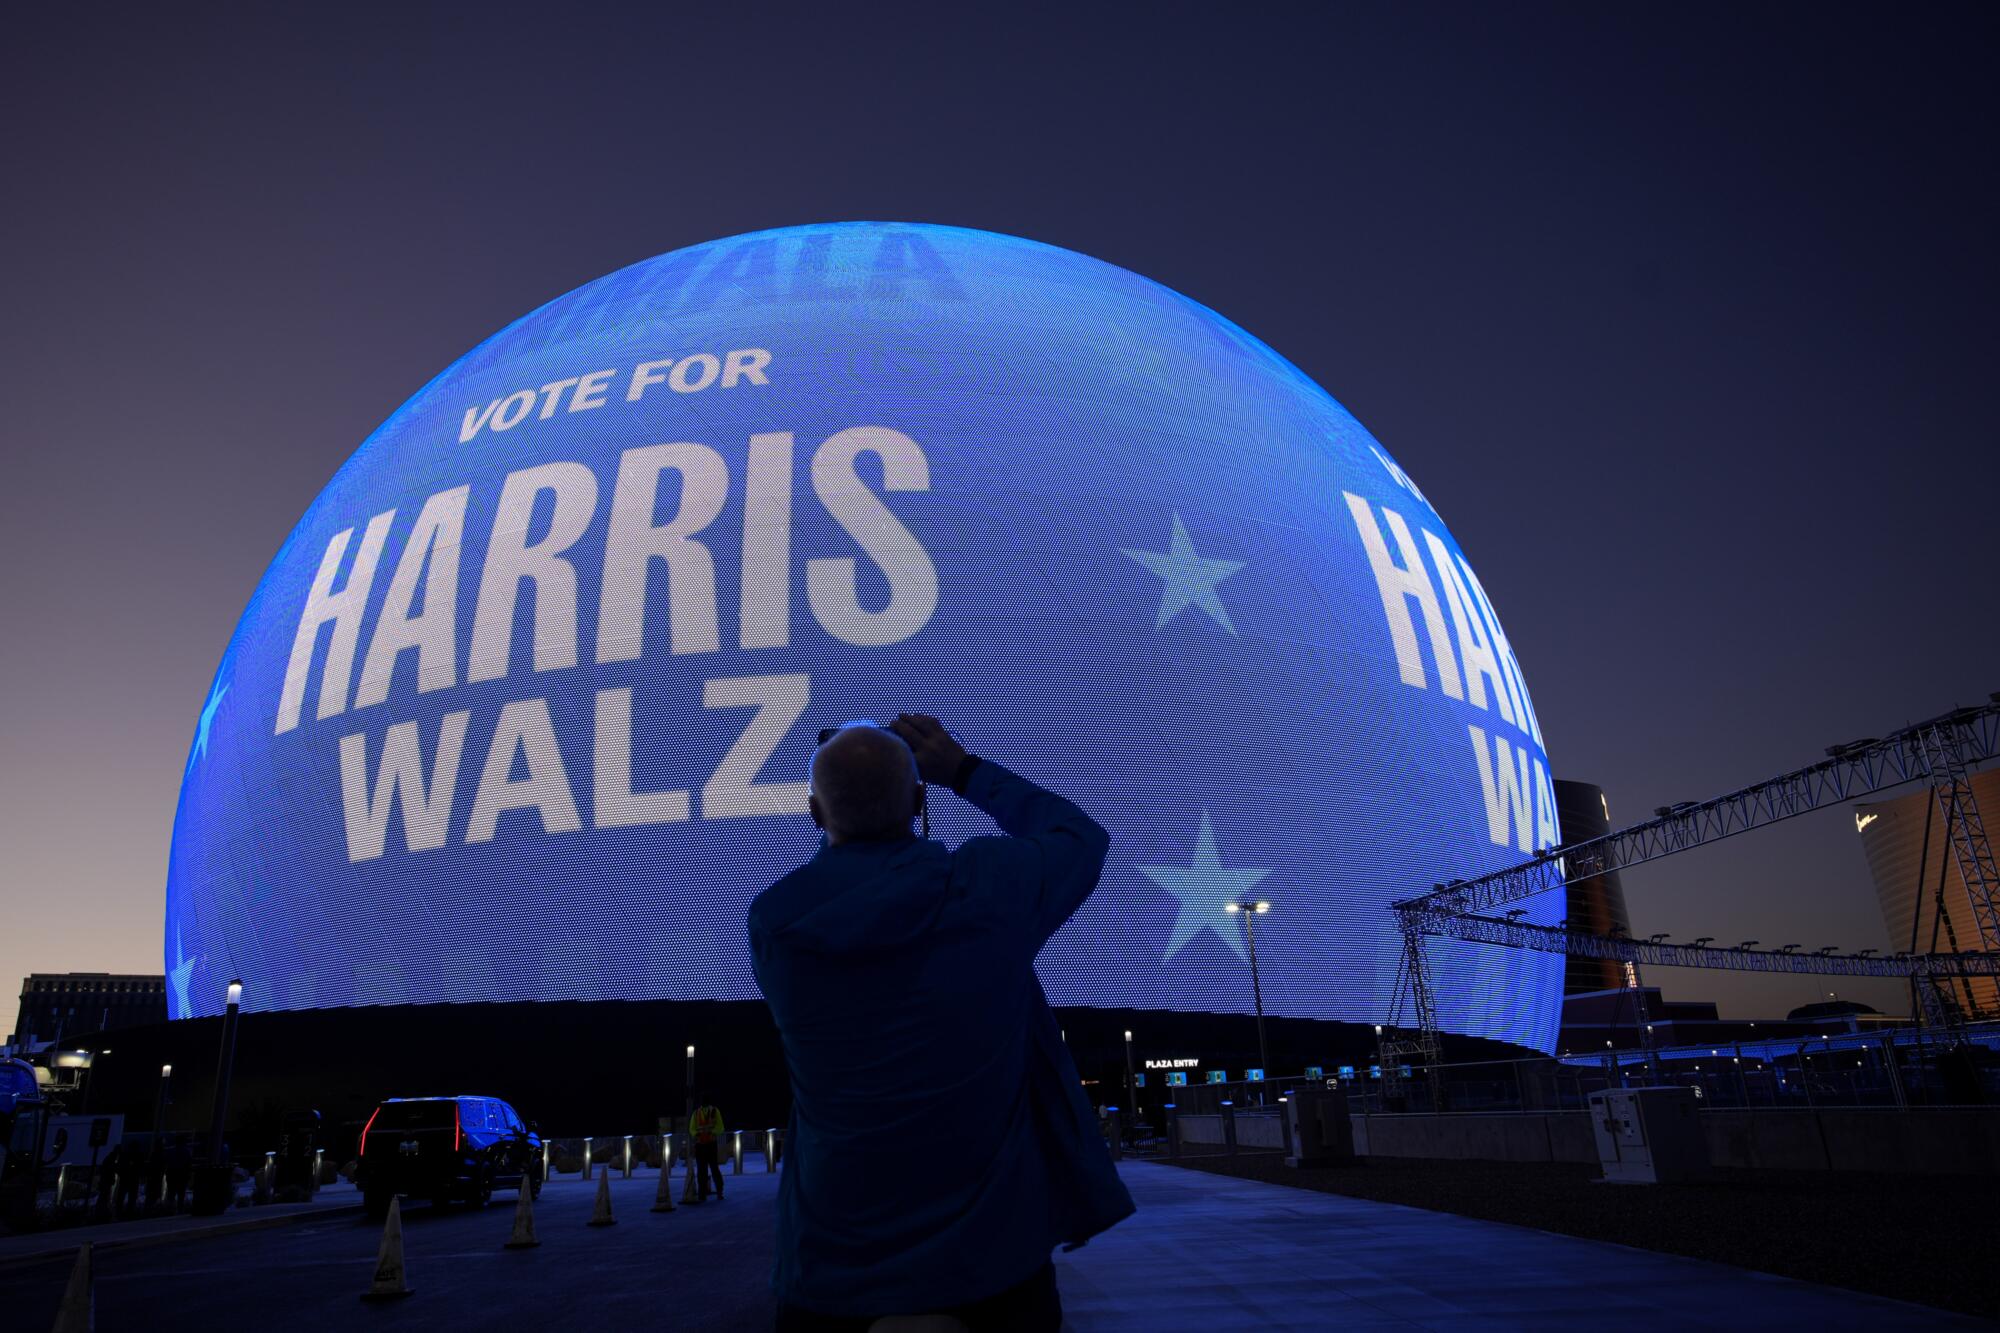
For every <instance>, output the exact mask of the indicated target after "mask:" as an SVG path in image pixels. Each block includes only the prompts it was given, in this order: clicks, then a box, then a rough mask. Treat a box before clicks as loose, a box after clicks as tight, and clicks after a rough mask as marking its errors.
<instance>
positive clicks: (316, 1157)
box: [306, 1148, 326, 1199]
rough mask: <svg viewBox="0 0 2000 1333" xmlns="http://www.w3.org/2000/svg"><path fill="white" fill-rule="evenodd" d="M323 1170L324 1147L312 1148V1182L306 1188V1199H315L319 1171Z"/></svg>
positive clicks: (324, 1159) (324, 1168)
mask: <svg viewBox="0 0 2000 1333" xmlns="http://www.w3.org/2000/svg"><path fill="white" fill-rule="evenodd" d="M325 1170H326V1149H324V1148H314V1149H313V1178H312V1184H311V1185H310V1186H308V1187H307V1189H306V1197H307V1198H308V1199H316V1198H318V1197H319V1178H320V1173H321V1172H323V1171H325Z"/></svg>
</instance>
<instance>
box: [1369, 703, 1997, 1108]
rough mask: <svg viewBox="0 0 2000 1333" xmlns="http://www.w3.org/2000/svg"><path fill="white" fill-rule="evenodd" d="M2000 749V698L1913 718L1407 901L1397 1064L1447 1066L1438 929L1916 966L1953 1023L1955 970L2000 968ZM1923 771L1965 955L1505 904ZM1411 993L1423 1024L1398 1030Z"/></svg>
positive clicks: (1715, 956)
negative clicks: (1753, 943)
mask: <svg viewBox="0 0 2000 1333" xmlns="http://www.w3.org/2000/svg"><path fill="white" fill-rule="evenodd" d="M1996 756H2000V695H1996V696H1995V697H1994V701H1993V702H1989V703H1986V704H1981V705H1979V706H1977V707H1974V708H1961V709H1957V710H1955V711H1953V712H1950V713H1946V714H1945V715H1943V716H1942V717H1935V718H1932V719H1931V720H1930V721H1928V722H1919V723H1917V724H1916V725H1915V726H1910V727H1905V728H1903V729H1902V730H1901V731H1898V732H1895V733H1893V734H1892V735H1889V736H1885V737H1882V738H1881V739H1879V740H1878V739H1870V740H1865V741H1855V742H1853V743H1851V744H1848V745H1837V746H1834V747H1833V748H1832V749H1830V750H1829V751H1828V752H1827V758H1825V759H1823V760H1821V761H1820V762H1819V763H1816V764H1811V765H1808V766H1807V767H1805V768H1801V769H1798V770H1797V771H1795V772H1791V773H1786V774H1783V775H1782V776H1779V777H1775V778H1771V779H1769V780H1767V781H1764V782H1759V783H1756V784H1755V785H1753V786H1749V787H1744V788H1742V789H1741V790H1738V791H1733V792H1730V793H1729V794H1728V795H1726V796H1717V797H1715V798H1714V799H1712V800H1707V801H1699V802H1688V803H1684V804H1681V805H1676V806H1672V807H1670V808H1667V809H1664V810H1661V811H1659V812H1658V813H1657V814H1656V815H1655V817H1654V818H1652V819H1650V820H1648V821H1646V822H1645V823H1643V824H1634V825H1632V826H1631V827H1629V828H1624V829H1619V830H1616V831H1614V832H1611V833H1607V834H1605V835H1604V836H1602V837H1599V838H1592V839H1590V840H1589V841H1586V842H1580V843H1576V844H1573V845H1571V846H1567V847H1556V848H1551V849H1549V850H1547V851H1544V852H1541V853H1538V854H1537V855H1536V856H1535V857H1534V859H1533V860H1530V861H1524V862H1522V863H1520V864H1519V865H1514V866H1509V867H1507V868H1506V869H1504V870H1496V871H1493V872H1492V873H1490V874H1486V875H1481V876H1478V877H1477V878H1474V879H1462V880H1453V881H1452V882H1451V883H1449V884H1439V885H1437V886H1436V887H1435V888H1433V889H1432V890H1431V891H1430V892H1429V893H1425V894H1422V895H1419V896H1418V897H1415V898H1407V899H1404V900H1403V901H1401V902H1398V903H1396V904H1394V907H1393V909H1392V910H1394V912H1395V913H1396V920H1397V925H1398V926H1399V928H1400V929H1401V931H1402V936H1403V954H1402V961H1401V965H1400V968H1399V971H1398V975H1397V981H1396V987H1395V997H1394V1008H1393V1009H1392V1011H1391V1013H1390V1016H1389V1018H1390V1029H1391V1030H1390V1031H1389V1032H1388V1033H1386V1034H1385V1036H1384V1040H1383V1062H1384V1066H1385V1068H1384V1074H1385V1076H1386V1075H1387V1073H1388V1069H1389V1068H1391V1067H1393V1066H1394V1065H1395V1064H1396V1063H1398V1062H1400V1061H1403V1060H1410V1061H1412V1062H1421V1063H1422V1064H1424V1065H1425V1066H1426V1067H1427V1068H1429V1069H1430V1070H1432V1071H1433V1072H1432V1074H1431V1075H1430V1077H1431V1079H1432V1082H1433V1086H1434V1087H1435V1084H1436V1080H1437V1077H1438V1075H1437V1074H1436V1072H1435V1071H1436V1068H1437V1065H1438V1063H1439V1060H1438V1056H1439V1044H1438V1022H1437V1001H1436V997H1435V993H1434V991H1433V988H1432V981H1431V974H1430V963H1429V959H1428V956H1427V954H1426V950H1425V946H1424V940H1425V937H1427V936H1430V935H1442V936H1446V937H1449V938H1452V939H1461V940H1473V941H1478V942H1480V943H1486V944H1497V945H1501V946H1504V947H1508V948H1517V949H1537V950H1543V951H1546V952H1551V953H1563V954H1570V955H1575V956H1579V957H1585V958H1607V959H1615V960H1618V961H1622V962H1629V963H1653V964H1660V965H1665V966H1673V967H1712V968H1726V969H1730V970H1736V971H1760V972H1817V973H1823V974H1827V975H1835V976H1877V977H1911V978H1915V979H1916V980H1918V981H1919V982H1920V983H1922V984H1920V985H1918V987H1917V992H1918V996H1919V1001H1920V1003H1921V1005H1922V1007H1923V1011H1924V1014H1925V1018H1926V1021H1928V1022H1930V1023H1932V1024H1934V1025H1937V1024H1941V1025H1946V1026H1950V1025H1952V1024H1955V1023H1956V1021H1957V1018H1956V1013H1957V1008H1956V1005H1955V1003H1954V1002H1952V1001H1951V999H1950V997H1949V996H1948V995H1947V994H1946V993H1945V992H1944V990H1943V988H1942V983H1943V982H1944V981H1945V980H1946V979H1947V978H1950V977H1959V976H2000V871H1996V869H1995V864H1994V858H1993V848H1992V844H1991V843H1989V842H1988V841H1987V837H1986V825H1985V822H1984V821H1983V820H1982V819H1981V818H1980V814H1979V807H1978V805H1977V803H1976V802H1975V801H1974V800H1973V797H1972V786H1971V783H1970V781H1969V775H1970V773H1971V770H1972V769H1973V767H1975V766H1976V765H1978V764H1981V763H1984V762H1986V761H1988V760H1991V759H1993V758H1995V757H1996ZM1910 782H1928V783H1930V785H1931V789H1932V791H1933V793H1934V794H1935V796H1936V799H1937V802H1938V809H1939V813H1940V814H1941V815H1943V817H1944V826H1945V834H1946V838H1947V839H1948V841H1949V842H1950V845H1951V848H1952V855H1953V857H1954V858H1955V861H1956V864H1957V866H1958V870H1959V874H1960V876H1961V877H1962V878H1963V880H1964V883H1965V889H1966V895H1967V897H1968V898H1970V899H1971V903H1972V914H1973V919H1974V921H1975V922H1977V923H1978V927H1979V943H1980V949H1979V951H1977V952H1967V953H1955V954H1896V955H1892V956H1890V957H1887V958H1879V957H1873V956H1870V955H1866V954H1836V953H1829V952H1821V953H1799V952H1794V951H1791V950H1788V949H1781V950H1759V949H1742V948H1738V949H1714V948H1706V947H1697V946H1693V945H1675V944H1666V943H1655V942H1648V941H1643V940H1631V939H1626V938H1624V937H1622V936H1611V935H1593V934H1589V933H1587V932H1583V931H1574V930H1568V929H1564V928H1560V927H1550V926H1536V925H1530V924H1526V923H1524V922H1520V921H1516V920H1512V919H1503V918H1501V917H1498V916H1494V915H1492V913H1493V912H1495V911H1496V910H1500V909H1504V908H1506V907H1507V906H1508V905H1509V904H1512V903H1517V902H1520V901H1521V900H1522V899H1525V898H1531V897H1534V896H1535V895H1537V894H1541V893H1548V892H1551V891H1555V890H1561V889H1566V888H1568V886H1569V885H1570V884H1571V883H1573V882H1575V881H1578V880H1585V879H1589V878H1591V877H1592V876H1596V875H1605V874H1610V873H1612V872H1614V871H1618V870H1623V869H1625V868H1627V867H1629V866H1636V865H1641V864H1644V863H1645V862H1647V861H1654V860H1658V859H1659V858H1660V857H1663V856H1671V855H1673V854H1674V853H1676V852H1684V851H1688V850H1690V849H1691V848H1695V847H1702V846H1706V845H1707V844H1709V843H1712V842H1717V841H1720V840H1721V839H1723V838H1727V837H1731V836H1733V835H1735V834H1738V833H1747V832H1749V831H1750V830H1752V829H1758V828H1763V827H1765V826H1767V825H1770V824H1775V823H1778V822H1779V821H1781V820H1785V819H1790V818H1792V817H1793V816H1794V815H1802V814H1805V813H1806V812H1808V811H1810V810H1817V809H1820V808H1821V807H1823V806H1828V805H1835V804H1839V803H1840V802H1843V801H1852V800H1858V799H1860V798H1862V797H1865V796H1870V795H1873V794H1875V793H1877V792H1881V791H1885V790H1887V789H1889V788H1891V787H1899V786H1902V785H1903V784H1905V783H1910ZM1406 993H1407V994H1408V995H1409V997H1410V999H1411V1001H1412V1005H1413V1008H1414V1010H1415V1012H1414V1014H1413V1015H1412V1017H1413V1019H1414V1020H1415V1028H1414V1030H1413V1031H1410V1032H1408V1034H1407V1035H1406V1034H1405V1033H1404V1032H1403V1031H1400V1030H1397V1029H1396V1027H1395V1024H1396V1020H1397V1018H1398V1017H1400V1014H1401V1009H1402V998H1403V995H1404V994H1406Z"/></svg>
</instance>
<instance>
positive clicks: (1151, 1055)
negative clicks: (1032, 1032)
mask: <svg viewBox="0 0 2000 1333" xmlns="http://www.w3.org/2000/svg"><path fill="white" fill-rule="evenodd" d="M1056 1017H1057V1021H1058V1022H1059V1023H1060V1024H1061V1026H1062V1028H1063V1033H1064V1037H1065V1040H1066V1041H1067V1043H1068V1045H1069V1050H1070V1055H1071V1058H1072V1059H1074V1060H1075V1062H1076V1066H1077V1072H1078V1074H1079V1076H1080V1077H1081V1078H1082V1079H1083V1081H1084V1085H1085V1091H1086V1093H1087V1094H1088V1095H1089V1097H1090V1100H1091V1101H1092V1102H1093V1103H1096V1104H1099V1105H1123V1104H1124V1102H1125V1101H1126V1096H1125V1075H1126V1050H1125V1040H1124V1037H1125V1033H1126V1032H1127V1031H1128V1030H1129V1031H1131V1032H1132V1033H1133V1046H1132V1056H1133V1064H1134V1067H1135V1069H1136V1070H1137V1071H1139V1072H1142V1073H1144V1074H1145V1075H1146V1085H1145V1086H1144V1087H1143V1088H1141V1089H1139V1090H1138V1092H1139V1096H1138V1099H1137V1100H1138V1102H1139V1105H1140V1108H1141V1109H1145V1108H1150V1107H1155V1106H1158V1105H1160V1104H1162V1103H1164V1102H1166V1101H1168V1100H1171V1094H1172V1093H1173V1092H1174V1091H1175V1090H1173V1089H1169V1088H1168V1087H1166V1086H1165V1085H1166V1081H1167V1080H1166V1075H1165V1072H1164V1070H1163V1069H1160V1068H1155V1069H1151V1070H1149V1069H1147V1068H1146V1061H1147V1060H1157V1061H1175V1060H1179V1061H1189V1060H1192V1061H1194V1063H1193V1064H1187V1065H1183V1066H1181V1070H1182V1072H1185V1073H1186V1074H1187V1076H1188V1083H1189V1084H1190V1085H1199V1084H1201V1083H1202V1081H1203V1079H1204V1077H1205V1074H1206V1071H1208V1070H1210V1069H1222V1070H1226V1071H1227V1072H1228V1075H1229V1077H1230V1078H1231V1079H1240V1078H1242V1077H1243V1076H1244V1071H1245V1070H1247V1069H1249V1068H1251V1067H1253V1066H1255V1065H1257V1064H1258V1061H1259V1056H1258V1049H1257V1023H1256V1019H1254V1018H1253V1017H1251V1016H1249V1015H1247V1014H1207V1013H1179V1012H1174V1011H1168V1010H1137V1009H1058V1010H1057V1011H1056ZM220 1029H221V1020H220V1019H219V1018H200V1019H185V1020H182V1021H180V1022H175V1023H161V1024H155V1025H153V1026H151V1027H140V1028H125V1029H121V1030H119V1032H118V1033H117V1035H116V1039H115V1040H111V1041H108V1042H107V1044H108V1045H111V1046H112V1047H113V1049H114V1052H115V1053H114V1054H112V1055H111V1056H110V1057H109V1058H106V1059H101V1060H99V1061H98V1063H97V1065H96V1067H95V1068H94V1069H93V1070H92V1074H91V1079H92V1086H91V1093H90V1110H91V1112H92V1113H93V1114H97V1115H105V1114H121V1113H122V1114H123V1115H124V1116H125V1128H126V1130H127V1132H133V1131H145V1130H149V1129H152V1128H153V1127H154V1126H153V1125H152V1123H151V1122H152V1118H153V1108H154V1105H155V1101H156V1098H157V1097H158V1094H159V1069H160V1066H161V1065H163V1064H171V1065H172V1066H173V1068H174V1073H173V1082H172V1087H171V1101H170V1103H169V1105H168V1107H167V1112H166V1118H165V1126H164V1127H165V1128H166V1129H167V1130H169V1131H171V1132H175V1133H186V1134H194V1135H197V1136H199V1137H203V1138H205V1137H206V1131H207V1127H208V1118H209V1114H210V1108H211V1105H212V1102H211V1094H212V1090H213V1088H214V1084H215V1061H216V1052H217V1049H218V1047H219V1041H218V1038H219V1036H220ZM1265 1038H1266V1042H1267V1043H1268V1046H1269V1053H1270V1054H1269V1059H1270V1068H1269V1069H1268V1070H1267V1076H1268V1077H1271V1078H1281V1077H1286V1076H1291V1075H1297V1074H1300V1073H1303V1072H1304V1070H1305V1068H1306V1067H1307V1066H1309V1065H1319V1066H1322V1067H1323V1068H1324V1069H1325V1070H1326V1072H1327V1073H1328V1074H1329V1075H1331V1074H1332V1073H1333V1072H1334V1070H1335V1068H1336V1067H1338V1066H1340V1065H1343V1064H1347V1065H1355V1066H1358V1067H1360V1068H1361V1069H1363V1070H1365V1069H1366V1068H1367V1066H1368V1065H1370V1064H1372V1063H1373V1062H1374V1059H1375V1055H1374V1052H1375V1035H1374V1032H1373V1029H1372V1027H1371V1026H1370V1025H1369V1024H1365V1023H1331V1022H1318V1021H1313V1020H1309V1019H1294V1018H1271V1019H1267V1020H1266V1022H1265ZM77 1040H78V1041H79V1042H84V1041H85V1037H83V1036H79V1037H78V1038H77ZM86 1044H87V1043H86ZM690 1045H692V1046H694V1047H695V1050H696V1059H695V1061H694V1068H693V1078H694V1081H695V1084H696V1085H697V1086H698V1087H700V1088H701V1090H702V1091H703V1093H704V1095H705V1096H706V1097H707V1098H708V1099H710V1100H712V1101H714V1102H715V1103H716V1104H717V1105H718V1106H720V1107H721V1108H722V1109H723V1113H724V1114H725V1115H726V1116H727V1117H728V1120H729V1123H730V1124H732V1125H734V1126H740V1127H742V1128H744V1129H746V1130H750V1131H753V1132H761V1131H762V1130H763V1129H764V1128H765V1127H766V1126H780V1127H782V1126H783V1125H784V1124H785V1122H786V1119H787V1117H788V1116H789V1114H790V1110H791V1091H790V1086H789V1083H788V1081H787V1079H786V1075H785V1066H784V1053H783V1050H782V1048H781V1047H780V1045H779V1042H778V1033H777V1029H776V1028H775V1027H774V1026H773V1025H772V1023H771V1017H770V1011H769V1010H768V1009H766V1008H765V1006H764V1004H763V1002H762V1001H761V1000H745V1001H718V1000H697V1001H678V1000H600V1001H561V1002H550V1003H521V1004H437V1005H397V1006H381V1007H371V1008H359V1009H311V1010H298V1011H292V1012H281V1013H253V1014H245V1015H243V1016H242V1019H241V1026H240V1029H239V1032H238V1035H237V1042H236V1060H235V1069H234V1072H233V1074H232V1076H231V1081H230V1094H229V1132H228V1135H227V1141H228V1144H229V1150H230V1153H231V1156H232V1159H233V1160H235V1161H237V1162H253V1161H261V1160H262V1156H263V1154H264V1153H265V1152H266V1151H275V1150H277V1149H278V1148H279V1147H280V1142H279V1141H280V1139H281V1137H282V1136H283V1135H284V1133H285V1125H284V1117H285V1116H286V1114H287V1113H288V1112H292V1111H298V1110H315V1111H318V1112H319V1113H320V1117H321V1122H320V1123H321V1126H322V1128H321V1131H320V1134H319V1136H318V1139H317V1140H316V1141H315V1143H314V1144H313V1146H314V1147H318V1148H324V1149H325V1150H326V1160H327V1162H328V1163H329V1164H330V1165H333V1166H335V1167H338V1166H340V1165H342V1164H344V1163H346V1162H347V1161H348V1160H350V1159H351V1158H352V1157H353V1154H354V1143H355V1139H356V1137H357V1135H358V1134H359V1132H360V1129H361V1126H362V1124H363V1122H364V1121H366V1120H367V1118H368V1114H369V1112H370V1111H372V1110H374V1108H375V1106H376V1104H377V1103H379V1102H380V1101H381V1100H382V1099H383V1098H386V1097H409V1096H426V1095H451V1094H474V1095H484V1096H493V1097H500V1098H503V1099H505V1100H506V1101H508V1102H510V1103H512V1104H513V1105H514V1106H515V1107H516V1108H517V1109H518V1110H519V1111H520V1112H521V1114H522V1116H524V1117H525V1118H527V1119H529V1120H531V1121H534V1122H535V1123H536V1124H537V1125H539V1126H540V1128H541V1130H542V1132H543V1133H544V1134H547V1135H551V1136H554V1137H557V1138H564V1137H574V1136H578V1135H585V1134H589V1135H624V1134H652V1133H657V1132H659V1130H660V1128H661V1122H662V1120H665V1119H668V1118H671V1117H677V1116H684V1115H685V1114H686V1112H687V1110H688V1103H687V1099H688V1095H689V1088H688V1078H689V1066H688V1060H687V1048H688V1047H689V1046H690ZM1528 1054H1531V1052H1528V1051H1525V1050H1523V1049H1521V1048H1519V1047H1515V1046H1509V1045H1506V1044H1503V1043H1500V1042H1491V1041H1482V1040H1479V1039H1477V1038H1470V1037H1454V1036H1449V1035H1448V1036H1447V1037H1446V1038H1445V1058H1446V1059H1447V1060H1491V1059H1511V1058H1519V1057H1521V1056H1524V1055H1528ZM996 1091H997V1090H996ZM745 1148H746V1150H755V1151H761V1150H762V1142H761V1140H757V1141H755V1142H752V1141H751V1140H750V1136H749V1135H746V1136H745ZM200 1178H201V1177H200V1173H199V1172H197V1174H196V1177H195V1179H196V1181H197V1183H198V1182H199V1180H200ZM225 1206H226V1203H225Z"/></svg>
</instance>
